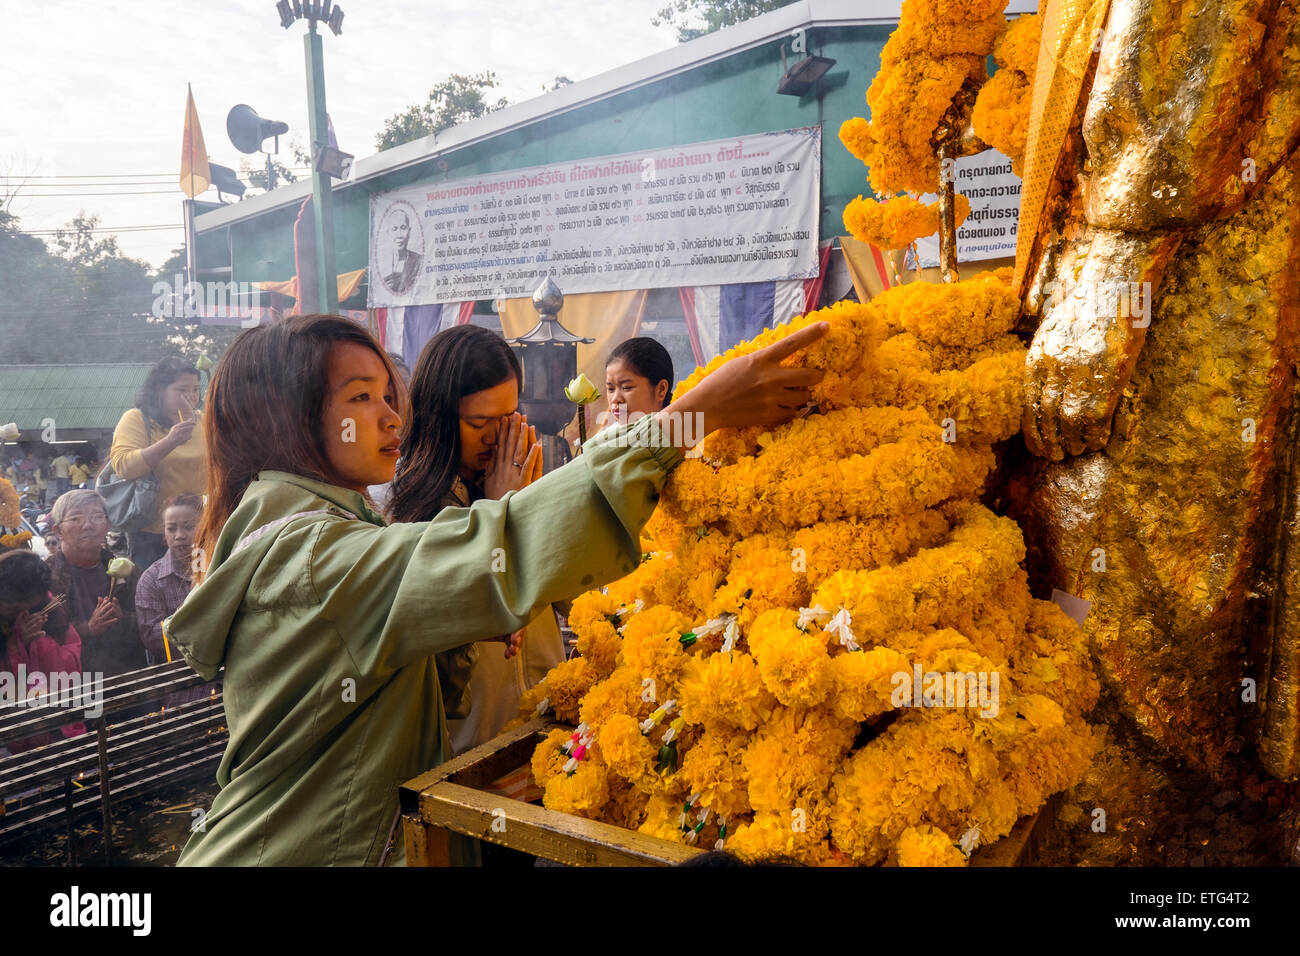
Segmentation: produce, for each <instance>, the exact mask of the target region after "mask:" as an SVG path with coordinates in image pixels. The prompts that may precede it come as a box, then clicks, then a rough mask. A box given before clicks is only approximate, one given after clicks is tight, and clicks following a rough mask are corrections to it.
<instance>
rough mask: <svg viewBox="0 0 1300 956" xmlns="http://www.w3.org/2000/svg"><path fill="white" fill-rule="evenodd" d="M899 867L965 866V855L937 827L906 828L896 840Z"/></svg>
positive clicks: (950, 838)
mask: <svg viewBox="0 0 1300 956" xmlns="http://www.w3.org/2000/svg"><path fill="white" fill-rule="evenodd" d="M897 850H898V865H899V866H965V865H966V855H965V854H964V853H962V851H961V850H960V849H959V848H958V847H957V845H956V844H955V843H954V841H953V839H952V837H950V836H948V834H946V833H944V832H943V831H942V830H940V829H939V828H938V827H930V826H919V827H908V828H907V829H906V830H904V831H903V833H902V835H901V836H900V837H899V838H898V847H897Z"/></svg>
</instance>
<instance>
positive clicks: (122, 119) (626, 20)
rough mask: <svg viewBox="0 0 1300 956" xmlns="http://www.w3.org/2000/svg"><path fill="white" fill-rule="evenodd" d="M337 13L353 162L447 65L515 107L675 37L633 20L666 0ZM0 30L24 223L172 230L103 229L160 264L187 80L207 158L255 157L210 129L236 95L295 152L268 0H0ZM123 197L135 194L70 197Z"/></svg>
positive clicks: (171, 244)
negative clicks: (276, 124) (274, 123)
mask: <svg viewBox="0 0 1300 956" xmlns="http://www.w3.org/2000/svg"><path fill="white" fill-rule="evenodd" d="M341 5H342V7H343V10H344V13H345V19H344V21H343V35H342V36H339V37H336V36H334V35H333V34H332V33H330V32H329V31H328V30H325V31H324V52H325V90H326V99H327V101H328V104H329V112H330V115H331V117H332V119H333V121H334V129H335V131H336V133H337V135H338V139H339V146H340V148H342V149H344V150H346V151H347V152H350V153H354V154H356V155H357V156H358V157H362V156H369V155H371V154H373V153H374V152H375V148H374V141H375V136H376V134H377V133H378V132H379V130H380V128H381V127H382V126H383V121H384V120H385V119H386V118H387V117H389V116H391V115H392V114H394V113H397V112H399V111H401V110H403V109H405V108H406V107H407V106H409V105H411V104H413V103H416V102H420V101H422V100H423V99H424V98H425V96H427V94H428V91H429V88H430V87H431V86H432V85H433V84H434V83H436V82H437V81H439V80H441V79H443V78H444V77H446V75H447V74H448V73H474V72H478V71H480V70H485V69H491V70H494V71H495V72H496V73H497V76H498V77H499V79H500V80H501V82H502V86H501V87H500V88H499V90H498V91H496V95H499V96H506V97H508V98H509V99H510V100H511V101H512V102H520V101H522V100H525V99H530V98H532V97H534V96H537V95H540V94H541V90H542V86H543V84H545V83H548V82H549V81H551V80H552V79H553V78H554V77H555V76H556V75H557V74H562V75H564V76H567V77H569V78H570V79H572V80H581V79H585V78H587V77H590V76H594V75H595V74H597V73H602V72H604V71H606V70H610V69H613V68H615V67H618V66H622V65H624V64H626V63H630V62H632V61H633V60H637V59H640V58H642V57H645V56H648V55H650V54H652V53H656V52H658V51H660V50H664V49H667V48H668V47H671V46H673V45H674V35H673V31H672V30H671V29H669V28H667V27H652V26H651V25H650V19H651V17H652V16H653V15H654V14H655V12H656V11H657V10H658V9H660V8H661V7H663V6H665V5H666V0H545V2H536V0H534V2H526V0H495V2H492V3H481V2H470V0H458V2H446V0H442V2H439V0H434V2H418V0H343V2H342V4H341ZM0 24H3V36H4V55H3V57H0V176H4V177H8V178H5V179H0V183H9V184H11V185H12V184H13V182H14V179H13V178H12V177H14V176H30V177H31V178H30V179H28V180H27V182H26V185H24V186H23V188H22V189H21V190H20V192H19V193H18V197H17V198H16V199H15V200H14V201H13V202H12V203H11V204H10V206H9V210H10V212H13V213H15V214H16V215H18V216H19V217H20V219H21V223H20V225H21V227H22V228H24V229H26V230H29V231H37V230H47V229H53V228H55V227H58V226H61V225H63V224H65V223H67V222H68V221H69V220H70V219H71V218H72V217H73V216H74V215H76V214H77V212H78V211H79V210H83V209H84V210H85V211H86V212H87V213H92V214H98V215H99V217H100V222H101V225H103V226H108V227H112V228H118V227H126V226H136V227H138V226H156V225H166V224H177V228H175V229H170V230H150V231H137V232H121V233H118V240H119V243H120V245H121V247H122V249H123V250H124V251H125V252H126V253H127V254H128V255H132V256H136V257H138V258H141V259H145V260H146V261H148V262H150V263H151V264H153V265H158V264H160V263H161V262H162V261H163V260H164V259H166V258H167V256H168V255H169V254H170V252H171V250H172V249H174V248H175V247H177V246H179V245H180V244H181V241H182V237H181V231H180V229H179V223H180V220H181V200H182V199H183V198H184V197H183V195H182V193H181V192H180V188H179V184H178V177H179V168H180V144H181V131H182V128H183V123H184V113H185V85H186V83H190V84H192V86H193V89H194V100H195V105H196V106H197V107H198V112H199V121H200V124H201V125H202V127H203V137H204V140H205V144H206V146H207V150H208V155H209V157H210V158H211V159H212V161H214V162H217V163H221V164H222V165H225V166H229V167H231V168H232V169H236V170H237V169H238V168H239V165H240V160H241V159H245V158H246V159H248V160H250V161H251V163H252V164H253V165H255V166H258V165H260V164H261V162H262V157H261V155H260V154H257V155H254V156H250V157H245V155H244V154H243V153H240V152H238V151H237V150H236V149H235V148H234V146H232V145H231V143H230V140H229V139H228V138H227V136H226V113H227V112H228V111H229V110H230V108H231V107H232V106H234V105H235V104H236V103H247V104H249V105H250V106H252V107H253V108H254V109H255V110H257V112H258V113H259V114H261V115H262V116H264V117H269V118H272V119H279V120H284V121H285V122H287V123H288V124H289V134H288V136H282V137H281V138H280V156H279V159H280V160H281V161H282V162H283V163H285V165H288V166H293V165H295V164H294V162H293V159H292V156H291V154H290V152H289V149H288V144H289V141H290V140H293V139H297V140H298V141H299V142H300V143H302V144H303V145H304V146H306V144H307V140H308V136H307V94H306V78H305V66H304V59H303V39H302V38H303V35H304V34H305V32H306V27H305V25H304V24H303V23H302V22H301V21H300V22H299V23H296V24H295V25H294V26H293V27H291V28H290V29H288V30H285V29H282V28H281V27H280V20H279V16H278V15H277V13H276V11H275V0H171V2H165V0H96V2H87V0H39V2H37V0H0ZM127 174H130V175H127ZM141 174H143V175H141ZM103 183H112V184H114V185H101V184H103ZM5 191H6V190H0V192H5ZM127 192H130V193H152V194H151V195H74V194H86V193H98V194H104V193H127ZM215 197H216V192H215V191H211V192H209V193H208V195H207V196H205V197H204V198H207V199H215Z"/></svg>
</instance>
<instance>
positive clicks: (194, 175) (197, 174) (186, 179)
mask: <svg viewBox="0 0 1300 956" xmlns="http://www.w3.org/2000/svg"><path fill="white" fill-rule="evenodd" d="M186 90H187V91H188V93H187V96H186V100H185V135H184V136H183V137H182V138H181V192H183V193H184V194H185V195H187V196H189V197H190V198H191V199H193V198H194V197H195V196H197V195H198V194H199V193H201V192H204V191H205V190H206V189H207V188H208V187H209V186H210V185H212V170H210V169H209V168H208V150H207V148H206V147H205V146H204V145H203V130H201V129H199V111H198V110H197V109H195V108H194V91H193V90H191V89H189V85H188V84H186Z"/></svg>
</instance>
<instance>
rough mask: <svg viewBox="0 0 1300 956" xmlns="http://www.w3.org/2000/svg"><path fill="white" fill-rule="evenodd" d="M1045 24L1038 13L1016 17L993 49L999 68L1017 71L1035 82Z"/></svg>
mask: <svg viewBox="0 0 1300 956" xmlns="http://www.w3.org/2000/svg"><path fill="white" fill-rule="evenodd" d="M1042 30H1043V23H1042V19H1041V18H1040V17H1039V16H1038V14H1036V13H1027V14H1024V15H1022V16H1019V17H1016V19H1014V20H1012V21H1011V22H1010V23H1009V24H1008V25H1007V31H1006V33H1004V34H1002V38H1001V39H1000V40H998V42H997V45H996V46H995V47H994V48H993V59H995V60H996V61H997V64H998V66H1000V67H1003V68H1005V69H1011V70H1016V71H1018V72H1020V73H1023V74H1025V75H1026V76H1028V77H1029V78H1030V80H1031V81H1032V80H1033V76H1034V73H1035V72H1036V70H1037V69H1038V46H1039V43H1040V41H1041V39H1042Z"/></svg>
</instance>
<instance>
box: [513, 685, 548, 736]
mask: <svg viewBox="0 0 1300 956" xmlns="http://www.w3.org/2000/svg"><path fill="white" fill-rule="evenodd" d="M545 683H546V682H545V681H538V682H537V683H536V684H534V685H533V686H532V687H529V688H528V689H527V690H525V691H524V692H523V693H522V694H520V695H519V717H520V718H522V719H521V720H519V721H518V723H523V721H524V720H530V719H532V718H533V717H536V716H537V713H536V711H537V705H538V704H540V703H541V702H542V700H543V698H545V697H546V687H545ZM512 723H514V722H513V721H512ZM518 723H515V726H518Z"/></svg>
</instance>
